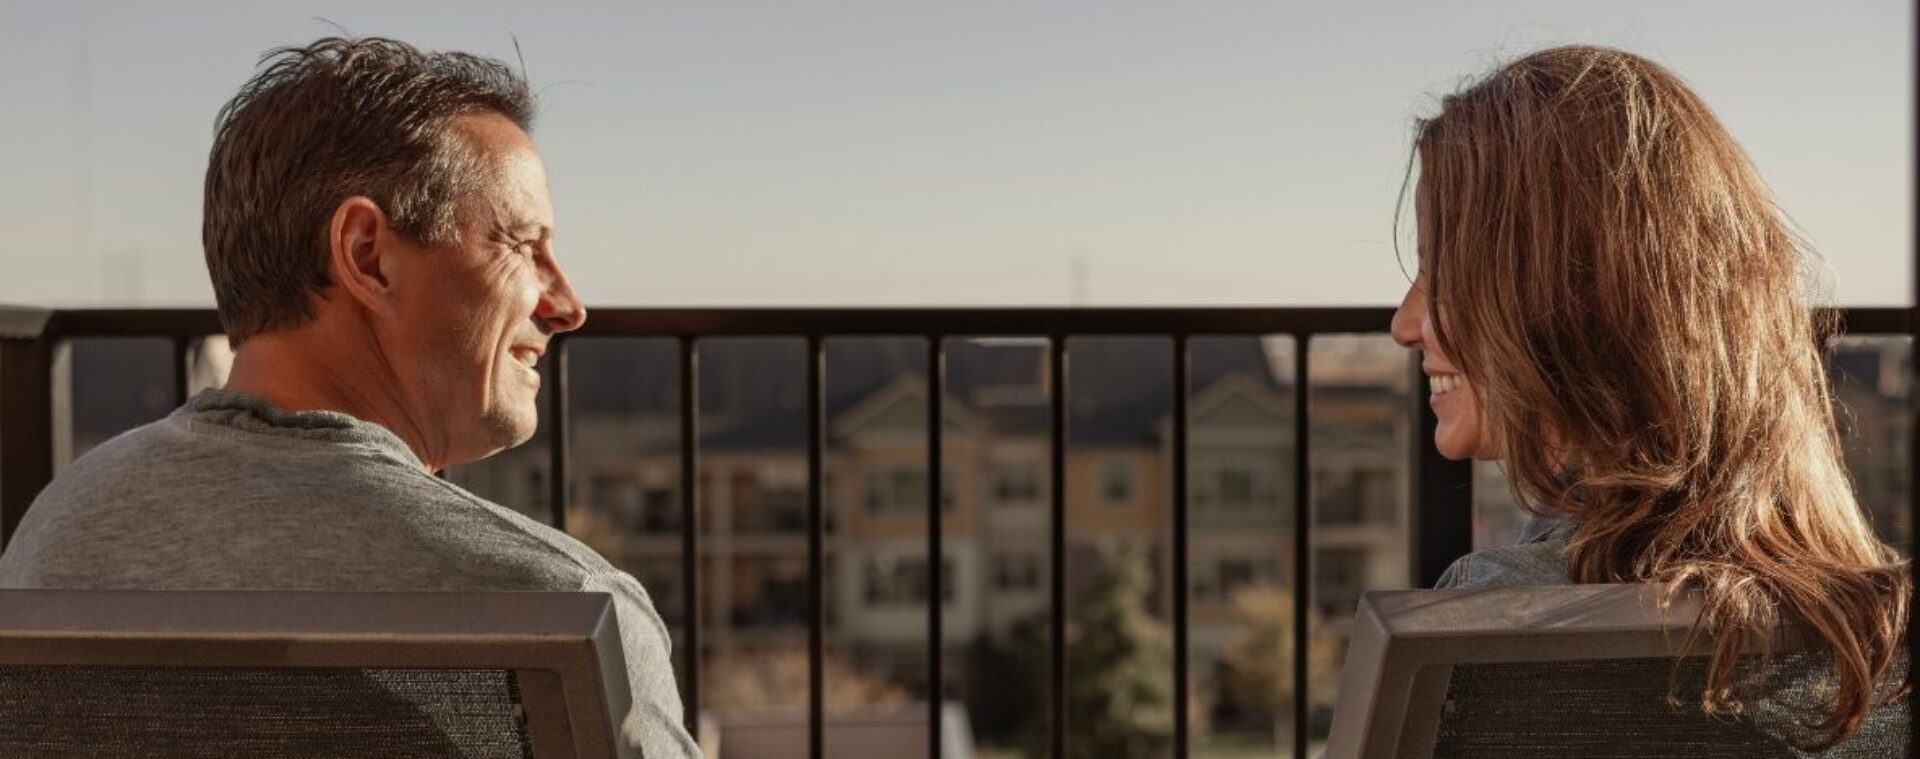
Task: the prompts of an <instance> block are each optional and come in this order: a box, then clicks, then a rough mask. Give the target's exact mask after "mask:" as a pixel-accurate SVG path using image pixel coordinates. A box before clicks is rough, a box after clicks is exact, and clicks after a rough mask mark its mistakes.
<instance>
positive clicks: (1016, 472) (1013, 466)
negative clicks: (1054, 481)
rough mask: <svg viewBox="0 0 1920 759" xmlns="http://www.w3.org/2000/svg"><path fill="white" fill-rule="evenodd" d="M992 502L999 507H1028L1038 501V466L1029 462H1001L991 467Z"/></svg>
mask: <svg viewBox="0 0 1920 759" xmlns="http://www.w3.org/2000/svg"><path fill="white" fill-rule="evenodd" d="M992 477H993V485H992V489H993V502H994V503H995V504H997V505H1001V506H1030V505H1033V504H1035V503H1038V502H1039V501H1040V465H1038V464H1035V463H1033V462H1030V461H1003V462H999V463H996V464H994V465H993V475H992Z"/></svg>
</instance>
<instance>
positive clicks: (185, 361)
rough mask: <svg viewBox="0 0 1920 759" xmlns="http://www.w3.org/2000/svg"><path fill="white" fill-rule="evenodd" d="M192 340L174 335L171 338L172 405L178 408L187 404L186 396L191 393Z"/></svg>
mask: <svg viewBox="0 0 1920 759" xmlns="http://www.w3.org/2000/svg"><path fill="white" fill-rule="evenodd" d="M192 348H193V338H191V337H187V336H185V335H176V336H174V338H173V405H174V407H176V408H178V407H180V406H184V405H186V403H187V394H188V393H191V392H193V352H192Z"/></svg>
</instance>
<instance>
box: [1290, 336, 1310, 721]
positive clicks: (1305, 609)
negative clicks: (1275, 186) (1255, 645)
mask: <svg viewBox="0 0 1920 759" xmlns="http://www.w3.org/2000/svg"><path fill="white" fill-rule="evenodd" d="M1312 340H1313V335H1312V334H1311V333H1305V332H1296V333H1294V335H1293V756H1294V758H1295V759H1306V756H1307V733H1308V724H1307V717H1308V710H1307V675H1308V672H1307V667H1308V666H1309V661H1310V660H1309V659H1308V657H1307V649H1308V648H1309V644H1308V641H1309V640H1311V638H1309V637H1308V636H1310V635H1312V634H1313V631H1312V630H1311V629H1309V626H1308V624H1307V621H1308V616H1309V611H1310V610H1311V609H1312V608H1313V582H1312V576H1311V574H1312V571H1313V561H1312V557H1313V553H1312V552H1313V541H1312V535H1311V534H1310V533H1311V531H1312V529H1313V500H1312V497H1313V490H1312V487H1311V485H1312V483H1313V468H1312V459H1311V458H1310V457H1309V456H1308V455H1307V454H1308V450H1309V447H1310V442H1311V441H1310V439H1309V435H1310V434H1311V425H1309V424H1308V423H1307V396H1308V392H1307V388H1308V386H1309V385H1310V384H1311V383H1310V382H1308V374H1307V371H1308V366H1307V352H1308V351H1309V350H1310V349H1311V348H1312Z"/></svg>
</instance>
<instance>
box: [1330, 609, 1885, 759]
mask: <svg viewBox="0 0 1920 759" xmlns="http://www.w3.org/2000/svg"><path fill="white" fill-rule="evenodd" d="M1698 614H1699V605H1698V600H1697V598H1694V597H1691V596H1684V595H1683V596H1681V597H1679V598H1677V599H1674V600H1673V602H1672V603H1671V604H1670V605H1664V606H1663V604H1662V602H1661V592H1660V588H1658V587H1657V586H1647V585H1575V586H1554V587H1516V588H1499V589H1454V590H1419V591H1393V592H1381V593H1368V594H1366V595H1365V596H1364V597H1363V598H1362V599H1361V604H1360V612H1359V614H1358V616H1357V618H1356V619H1355V622H1354V630H1353V636H1352V639H1351V644H1350V646H1349V649H1348V653H1347V663H1346V666H1345V668H1344V670H1343V671H1342V676H1341V677H1342V679H1341V688H1340V700H1339V707H1338V708H1337V709H1336V710H1335V713H1334V725H1333V734H1332V736H1330V738H1329V742H1328V747H1327V752H1326V755H1327V756H1328V757H1330V758H1331V759H1343V758H1345V757H1368V758H1372V757H1382V758H1384V757H1394V758H1395V759H1402V758H1411V759H1420V758H1421V757H1429V756H1432V757H1476V758H1481V757H1485V758H1487V759H1499V758H1500V757H1528V758H1529V759H1535V758H1540V759H1553V758H1554V757H1722V756H1724V757H1738V758H1739V759H1764V758H1765V757H1775V756H1780V757H1789V756H1791V757H1801V756H1827V757H1876V758H1879V757H1898V756H1904V755H1906V753H1907V750H1908V735H1909V732H1910V729H1911V719H1910V712H1909V706H1908V703H1909V699H1908V698H1907V697H1903V698H1902V699H1901V700H1900V701H1898V702H1895V703H1894V704H1891V705H1888V706H1885V707H1882V708H1880V709H1878V710H1877V711H1875V712H1874V713H1873V714H1871V715H1870V716H1869V719H1868V722H1867V724H1866V725H1865V727H1864V728H1863V729H1862V730H1860V731H1858V732H1856V733H1854V734H1853V735H1852V736H1850V737H1849V739H1848V740H1847V741H1845V742H1843V743H1842V744H1840V745H1839V746H1836V747H1834V748H1832V749H1829V750H1828V751H1825V752H1822V753H1819V754H1808V753H1803V752H1800V751H1798V750H1797V749H1795V748H1794V746H1795V745H1805V744H1806V743H1807V738H1808V737H1810V736H1811V735H1812V734H1813V733H1812V732H1811V731H1810V730H1809V729H1808V728H1807V727H1806V726H1804V725H1801V724H1800V718H1801V717H1803V716H1804V715H1805V714H1807V712H1806V711H1805V710H1804V707H1806V706H1808V705H1814V704H1819V703H1821V702H1822V701H1823V697H1824V694H1823V693H1822V692H1821V688H1822V685H1823V684H1824V683H1825V675H1826V673H1827V671H1828V669H1827V668H1825V667H1822V666H1820V662H1819V661H1817V660H1816V658H1815V657H1813V656H1811V655H1807V654H1800V653H1793V652H1792V651H1791V649H1790V647H1789V648H1788V649H1786V652H1785V653H1782V654H1779V655H1777V656H1776V657H1775V658H1774V659H1773V660H1772V661H1771V662H1770V663H1767V664H1766V665H1765V666H1764V667H1763V666H1761V664H1760V661H1759V659H1758V658H1757V657H1749V659H1748V661H1747V662H1745V663H1744V665H1743V666H1745V667H1747V669H1746V670H1745V672H1743V673H1742V677H1741V678H1740V680H1741V682H1745V683H1751V684H1753V685H1754V686H1755V687H1753V688H1752V690H1751V691H1750V692H1752V693H1755V694H1766V698H1765V699H1764V700H1758V701H1754V702H1752V703H1751V704H1750V705H1749V708H1748V709H1747V712H1746V713H1745V714H1744V715H1742V716H1741V717H1739V718H1737V719H1731V718H1728V719H1713V718H1708V717H1707V716H1705V715H1704V714H1703V713H1702V712H1701V710H1700V709H1699V706H1698V704H1699V703H1700V694H1701V683H1703V682H1704V670H1705V664H1706V659H1705V657H1704V656H1701V654H1703V653H1704V651H1703V650H1699V649H1696V650H1692V651H1685V650H1682V645H1683V643H1684V641H1685V640H1686V637H1687V632H1688V630H1690V629H1691V627H1692V625H1693V622H1694V620H1695V619H1696V618H1697V617H1698ZM1897 671H1899V672H1902V673H1904V672H1905V671H1906V667H1905V665H1904V661H1903V662H1902V664H1901V666H1899V667H1897ZM1896 685H1897V684H1887V685H1886V686H1885V690H1886V691H1889V692H1890V691H1891V690H1892V688H1893V687H1895V686H1896ZM1670 695H1671V696H1672V697H1673V698H1675V699H1677V700H1678V702H1679V704H1680V706H1678V707H1675V706H1672V705H1670V703H1669V700H1668V699H1669V696H1670Z"/></svg>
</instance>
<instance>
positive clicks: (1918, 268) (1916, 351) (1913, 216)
mask: <svg viewBox="0 0 1920 759" xmlns="http://www.w3.org/2000/svg"><path fill="white" fill-rule="evenodd" d="M1908 34H1909V35H1911V36H1909V37H1908V38H1907V51H1908V52H1907V55H1908V56H1910V58H1909V59H1908V61H1907V66H1908V72H1909V73H1912V74H1914V75H1915V76H1917V77H1920V23H1915V24H1914V26H1913V27H1912V28H1910V29H1909V30H1908ZM1914 81H1916V82H1920V79H1915V80H1914ZM1911 107H1912V108H1913V115H1914V116H1915V117H1916V118H1920V98H1914V100H1913V105H1912V106H1911ZM1912 123H1914V124H1916V125H1920V121H1915V122H1912ZM1911 128H1912V129H1913V132H1912V133H1911V134H1910V135H1909V139H1911V140H1912V142H1909V143H1908V147H1909V148H1910V149H1920V126H1915V127H1911ZM1907 177H1908V179H1907V181H1908V182H1909V183H1910V184H1908V186H1907V187H1908V190H1909V191H1912V192H1913V201H1912V202H1913V204H1914V205H1913V212H1912V213H1910V214H1908V215H1907V245H1908V247H1909V249H1908V251H1907V265H1908V266H1909V267H1911V268H1910V269H1909V270H1908V271H1907V275H1908V276H1910V277H1912V278H1913V283H1912V284H1913V289H1912V290H1910V291H1909V292H1908V296H1909V297H1911V298H1913V303H1912V304H1911V306H1912V308H1910V309H1909V310H1908V312H1907V330H1906V331H1907V336H1908V337H1909V338H1910V342H1908V343H1907V546H1908V547H1907V551H1908V558H1909V559H1911V558H1912V554H1913V553H1914V551H1915V550H1916V549H1920V191H1916V190H1920V173H1915V174H1908V175H1907ZM1915 579H1916V578H1915V577H1914V570H1913V564H1912V562H1911V561H1909V563H1908V564H1907V585H1908V591H1909V593H1910V594H1911V596H1910V597H1909V598H1908V599H1907V670H1908V672H1907V685H1908V686H1909V687H1912V686H1913V685H1914V684H1915V681H1916V680H1920V678H1916V677H1915V676H1914V672H1915V671H1916V670H1920V632H1916V631H1915V629H1914V628H1915V623H1916V622H1920V582H1916V581H1915ZM1908 698H1909V699H1911V698H1912V696H1909V697H1908ZM1907 719H1908V720H1909V721H1910V724H1908V725H1907V756H1920V709H1915V708H1913V706H1912V705H1911V703H1909V705H1908V707H1907Z"/></svg>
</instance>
